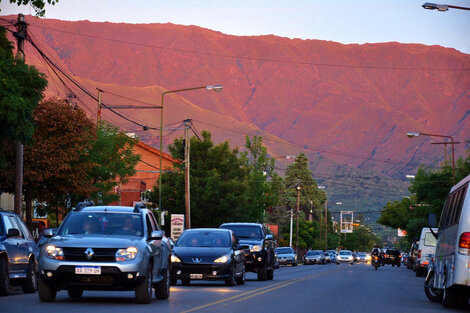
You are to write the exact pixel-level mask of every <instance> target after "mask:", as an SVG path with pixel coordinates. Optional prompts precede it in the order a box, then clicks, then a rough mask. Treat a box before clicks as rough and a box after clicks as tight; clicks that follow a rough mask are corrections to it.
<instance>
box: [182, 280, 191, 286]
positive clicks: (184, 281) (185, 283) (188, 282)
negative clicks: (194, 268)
mask: <svg viewBox="0 0 470 313" xmlns="http://www.w3.org/2000/svg"><path fill="white" fill-rule="evenodd" d="M181 284H183V286H189V285H190V284H191V280H189V279H182V280H181Z"/></svg>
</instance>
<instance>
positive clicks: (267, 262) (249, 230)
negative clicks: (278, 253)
mask: <svg viewBox="0 0 470 313" xmlns="http://www.w3.org/2000/svg"><path fill="white" fill-rule="evenodd" d="M220 228H224V229H231V230H232V231H233V232H234V233H235V236H236V237H237V239H238V242H239V244H240V245H241V246H242V247H243V249H244V251H245V259H246V264H245V270H246V271H250V272H255V273H257V274H258V280H271V279H273V278H274V267H275V260H276V258H275V254H274V249H275V244H274V240H273V236H272V235H271V234H269V233H268V230H267V229H266V228H265V227H263V225H262V224H257V223H225V224H222V225H220Z"/></svg>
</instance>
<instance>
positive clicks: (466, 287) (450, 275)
mask: <svg viewBox="0 0 470 313" xmlns="http://www.w3.org/2000/svg"><path fill="white" fill-rule="evenodd" d="M469 184H470V175H469V176H467V177H465V178H464V179H463V180H461V181H460V182H458V183H457V184H456V185H455V186H454V187H452V189H451V190H450V193H449V195H448V196H447V199H446V202H445V204H444V208H443V210H442V215H441V218H440V221H439V231H438V232H437V243H436V248H435V255H434V259H433V262H432V263H431V266H430V269H429V271H428V274H427V276H426V280H425V284H424V287H425V288H424V289H425V292H426V295H427V296H428V298H429V299H430V300H432V301H441V300H442V304H443V305H444V306H445V307H454V306H457V307H465V306H466V305H468V300H469V295H470V280H469V277H470V267H469V264H470V192H469V189H470V187H469Z"/></svg>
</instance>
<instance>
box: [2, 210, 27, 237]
mask: <svg viewBox="0 0 470 313" xmlns="http://www.w3.org/2000/svg"><path fill="white" fill-rule="evenodd" d="M6 220H8V222H9V223H8V224H7V227H6V231H7V234H8V230H9V229H10V228H16V229H18V230H19V232H20V235H19V236H15V237H12V238H23V231H22V230H21V226H20V225H19V224H18V221H17V220H16V217H15V216H11V215H8V216H7V218H6ZM5 224H6V223H5Z"/></svg>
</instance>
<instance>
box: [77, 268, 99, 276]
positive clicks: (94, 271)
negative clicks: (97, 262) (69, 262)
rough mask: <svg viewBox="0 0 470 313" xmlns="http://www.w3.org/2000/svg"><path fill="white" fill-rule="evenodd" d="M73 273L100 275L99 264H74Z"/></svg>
mask: <svg viewBox="0 0 470 313" xmlns="http://www.w3.org/2000/svg"><path fill="white" fill-rule="evenodd" d="M75 274H79V275H101V267H100V266H76V267H75Z"/></svg>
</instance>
